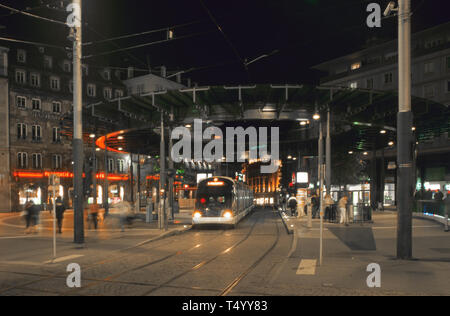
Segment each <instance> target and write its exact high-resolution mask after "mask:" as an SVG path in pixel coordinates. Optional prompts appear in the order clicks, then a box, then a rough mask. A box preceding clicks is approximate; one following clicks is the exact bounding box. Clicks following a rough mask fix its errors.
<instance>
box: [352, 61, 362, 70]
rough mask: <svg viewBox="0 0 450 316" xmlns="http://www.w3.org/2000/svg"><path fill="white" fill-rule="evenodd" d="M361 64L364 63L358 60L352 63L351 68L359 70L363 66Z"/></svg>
mask: <svg viewBox="0 0 450 316" xmlns="http://www.w3.org/2000/svg"><path fill="white" fill-rule="evenodd" d="M361 65H362V64H361V62H357V63H354V64H352V65H351V67H350V68H351V69H352V70H357V69H359V68H361Z"/></svg>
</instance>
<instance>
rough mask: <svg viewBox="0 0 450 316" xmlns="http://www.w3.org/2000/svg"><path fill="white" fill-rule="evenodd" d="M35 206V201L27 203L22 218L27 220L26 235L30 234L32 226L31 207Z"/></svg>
mask: <svg viewBox="0 0 450 316" xmlns="http://www.w3.org/2000/svg"><path fill="white" fill-rule="evenodd" d="M32 204H33V201H28V202H27V203H25V205H24V207H23V212H22V216H23V217H24V218H25V233H26V234H29V233H30V225H31V210H30V208H31V206H32Z"/></svg>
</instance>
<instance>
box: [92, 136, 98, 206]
mask: <svg viewBox="0 0 450 316" xmlns="http://www.w3.org/2000/svg"><path fill="white" fill-rule="evenodd" d="M95 147H96V146H95V139H94V138H93V139H92V187H93V188H92V197H93V198H94V201H93V203H94V204H97V157H96V154H95Z"/></svg>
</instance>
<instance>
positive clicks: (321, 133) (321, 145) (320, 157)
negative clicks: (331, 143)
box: [317, 122, 323, 189]
mask: <svg viewBox="0 0 450 316" xmlns="http://www.w3.org/2000/svg"><path fill="white" fill-rule="evenodd" d="M318 157H319V158H318V162H317V168H318V169H317V170H318V171H317V180H318V181H319V182H320V179H322V164H323V129H322V122H319V154H318ZM320 189H322V188H320Z"/></svg>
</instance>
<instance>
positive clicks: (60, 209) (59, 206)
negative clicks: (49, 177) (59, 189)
mask: <svg viewBox="0 0 450 316" xmlns="http://www.w3.org/2000/svg"><path fill="white" fill-rule="evenodd" d="M55 204H56V220H57V222H58V234H62V225H63V220H64V212H65V211H66V207H65V206H64V203H63V200H62V199H61V196H59V195H58V197H57V198H56V200H55Z"/></svg>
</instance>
